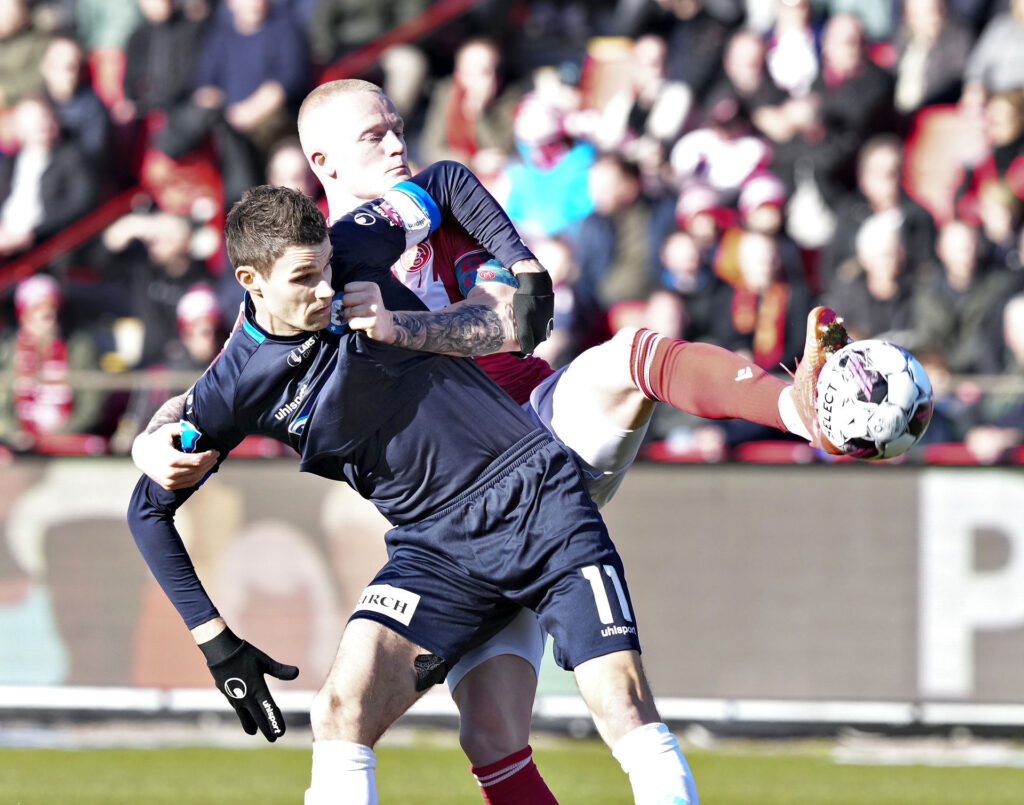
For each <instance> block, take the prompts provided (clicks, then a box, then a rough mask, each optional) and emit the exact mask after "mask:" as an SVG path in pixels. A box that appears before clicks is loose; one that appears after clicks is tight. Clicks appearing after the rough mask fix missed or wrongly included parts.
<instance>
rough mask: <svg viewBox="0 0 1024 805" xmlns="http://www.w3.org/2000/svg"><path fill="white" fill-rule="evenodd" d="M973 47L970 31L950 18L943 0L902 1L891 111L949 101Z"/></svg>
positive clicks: (913, 109) (906, 111) (955, 95)
mask: <svg viewBox="0 0 1024 805" xmlns="http://www.w3.org/2000/svg"><path fill="white" fill-rule="evenodd" d="M973 44H974V35H973V33H972V32H971V30H970V29H969V28H968V27H967V26H966V25H964V24H963V23H962V22H960V21H959V20H957V19H955V18H953V17H950V15H949V11H948V9H947V7H946V2H945V0H904V1H903V24H902V25H901V26H900V29H899V32H898V33H897V35H896V38H895V40H894V45H895V48H896V93H895V98H894V100H895V104H896V109H897V111H898V112H900V113H901V114H902V115H910V114H912V113H913V112H916V111H917V110H918V109H920V108H921V107H922V106H928V105H931V104H939V103H955V102H956V100H957V99H958V98H959V97H960V92H961V90H962V86H963V76H964V68H965V67H966V66H967V57H968V55H969V54H970V51H971V47H972V46H973Z"/></svg>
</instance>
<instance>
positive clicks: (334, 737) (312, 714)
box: [309, 683, 373, 746]
mask: <svg viewBox="0 0 1024 805" xmlns="http://www.w3.org/2000/svg"><path fill="white" fill-rule="evenodd" d="M309 723H310V727H311V728H312V730H313V739H314V740H317V741H355V742H357V743H367V740H368V736H366V735H365V734H364V733H365V730H364V729H363V728H362V727H363V726H365V723H366V720H365V719H363V718H362V714H361V713H360V708H359V703H358V701H357V700H356V699H353V698H351V697H347V696H343V695H342V694H341V692H340V691H339V690H337V688H335V687H334V686H333V685H331V684H330V683H328V684H326V685H324V686H323V687H322V688H321V689H320V690H319V691H318V692H317V693H316V695H315V696H314V697H313V701H312V703H311V704H310V708H309ZM368 745H370V746H372V745H373V742H371V743H369V744H368Z"/></svg>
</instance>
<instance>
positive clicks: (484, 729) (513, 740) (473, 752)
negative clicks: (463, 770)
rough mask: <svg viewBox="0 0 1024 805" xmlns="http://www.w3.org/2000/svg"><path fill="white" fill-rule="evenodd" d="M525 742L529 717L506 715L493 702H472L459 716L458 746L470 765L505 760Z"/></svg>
mask: <svg viewBox="0 0 1024 805" xmlns="http://www.w3.org/2000/svg"><path fill="white" fill-rule="evenodd" d="M524 721H525V723H523V722H524ZM529 740H530V723H529V718H526V719H525V720H524V719H523V718H521V717H519V715H518V714H516V713H511V712H507V711H505V710H504V709H503V708H502V707H501V706H500V705H499V704H498V703H496V702H494V701H493V700H491V701H490V702H484V701H480V700H476V701H474V703H473V706H471V707H467V708H464V709H463V710H462V712H461V714H460V723H459V743H460V744H461V745H462V751H463V752H465V753H466V757H467V758H469V761H470V762H471V763H472V764H473V765H474V766H486V765H489V764H491V763H495V762H497V761H499V760H501V759H502V758H504V757H508V756H509V755H511V754H512V753H513V752H518V751H519V750H520V749H522V748H523V747H525V746H526V745H527V743H528V742H529Z"/></svg>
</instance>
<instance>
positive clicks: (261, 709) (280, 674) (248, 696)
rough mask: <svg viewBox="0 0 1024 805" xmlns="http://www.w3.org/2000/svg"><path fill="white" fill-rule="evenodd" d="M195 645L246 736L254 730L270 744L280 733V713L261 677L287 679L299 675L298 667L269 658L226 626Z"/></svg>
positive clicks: (281, 731) (283, 727)
mask: <svg viewBox="0 0 1024 805" xmlns="http://www.w3.org/2000/svg"><path fill="white" fill-rule="evenodd" d="M199 648H200V649H202V652H203V655H204V656H205V657H206V665H207V667H208V668H209V669H210V673H211V674H212V675H213V679H214V681H215V682H216V683H217V688H218V689H219V690H220V692H221V693H223V694H224V695H225V696H226V697H227V700H228V702H229V703H230V704H231V706H232V707H233V708H234V709H235V713H237V714H238V720H239V721H241V722H242V729H243V730H245V731H246V732H247V733H248V734H249V735H255V734H256V730H257V729H258V730H259V731H260V732H262V733H263V737H265V738H266V739H267V740H268V741H270V742H271V743H273V742H274V741H276V740H277V739H278V738H280V737H281V736H282V735H284V730H285V724H284V716H283V715H282V714H281V710H280V708H279V707H278V706H277V703H276V702H275V701H274V698H273V697H272V696H271V695H270V691H269V690H268V689H267V683H266V680H265V679H264V678H263V677H264V674H270V675H271V676H272V677H275V678H277V679H284V680H291V679H295V677H297V676H298V675H299V669H298V668H296V667H295V666H294V665H285V664H284V663H280V662H278V661H277V660H274V659H272V658H271V657H269V656H267V655H266V654H264V653H263V652H262V651H260V650H259V649H258V648H256V647H255V646H253V645H251V644H249V643H247V642H246V641H244V640H242V639H241V638H240V637H238V636H237V635H236V634H235V633H234V632H232V631H231V630H230V629H225V630H224V631H223V632H221V633H220V634H218V635H217V636H216V637H214V638H213V639H212V640H208V641H206V642H205V643H200V644H199Z"/></svg>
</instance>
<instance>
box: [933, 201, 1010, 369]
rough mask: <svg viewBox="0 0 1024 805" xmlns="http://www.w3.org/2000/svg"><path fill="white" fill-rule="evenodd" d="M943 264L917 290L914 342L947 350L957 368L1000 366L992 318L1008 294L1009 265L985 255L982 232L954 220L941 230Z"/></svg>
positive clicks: (939, 248) (948, 359) (948, 358)
mask: <svg viewBox="0 0 1024 805" xmlns="http://www.w3.org/2000/svg"><path fill="white" fill-rule="evenodd" d="M936 254H937V256H938V265H937V267H936V269H935V270H933V271H931V272H929V274H928V275H927V276H925V277H923V278H922V281H921V283H920V284H919V285H918V287H917V288H916V289H915V293H914V342H913V343H914V345H915V347H919V348H923V349H929V350H936V351H939V352H941V353H942V354H943V355H944V356H945V358H946V362H947V364H948V366H949V368H950V371H952V372H954V373H965V372H996V371H999V369H1000V366H999V365H998V361H999V355H998V354H997V352H996V350H994V349H993V348H992V347H993V345H992V344H990V343H989V342H988V340H987V339H986V337H985V336H986V333H987V324H988V322H989V321H990V320H991V319H992V318H993V317H995V316H997V314H998V311H999V309H1000V306H1001V303H1002V302H1003V300H1005V299H1006V297H1007V291H1008V289H1009V287H1010V282H1011V276H1010V272H1009V270H1008V269H1005V268H993V267H992V266H988V265H984V264H982V263H981V261H980V255H979V249H978V233H977V231H976V230H975V228H974V227H973V226H971V225H970V224H968V223H966V222H964V221H960V220H956V219H954V220H952V221H948V222H947V223H946V224H944V225H943V226H942V229H941V230H940V231H939V240H938V243H937V246H936Z"/></svg>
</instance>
